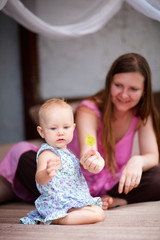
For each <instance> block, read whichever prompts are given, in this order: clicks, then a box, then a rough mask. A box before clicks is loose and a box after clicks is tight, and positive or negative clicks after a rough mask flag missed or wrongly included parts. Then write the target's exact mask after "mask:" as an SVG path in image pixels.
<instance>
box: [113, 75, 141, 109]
mask: <svg viewBox="0 0 160 240" xmlns="http://www.w3.org/2000/svg"><path fill="white" fill-rule="evenodd" d="M143 92H144V77H143V75H142V74H141V73H139V72H129V73H118V74H115V75H114V76H113V80H112V84H111V99H112V102H113V104H114V107H115V110H118V111H120V112H126V111H128V110H130V109H131V108H133V107H135V106H136V105H137V104H138V102H139V101H140V99H141V97H142V95H143Z"/></svg>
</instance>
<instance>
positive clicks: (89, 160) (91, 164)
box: [80, 148, 105, 173]
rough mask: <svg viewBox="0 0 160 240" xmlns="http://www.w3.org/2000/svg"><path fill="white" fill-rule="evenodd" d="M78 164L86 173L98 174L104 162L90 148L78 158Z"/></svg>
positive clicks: (97, 153)
mask: <svg viewBox="0 0 160 240" xmlns="http://www.w3.org/2000/svg"><path fill="white" fill-rule="evenodd" d="M80 164H81V165H82V167H83V168H84V169H85V170H87V171H88V172H91V173H99V172H100V171H101V170H102V169H103V168H104V164H105V162H104V159H103V158H102V157H101V155H100V154H99V152H97V151H96V150H95V149H93V148H91V149H89V151H87V152H86V153H85V154H84V155H83V156H82V157H81V158H80Z"/></svg>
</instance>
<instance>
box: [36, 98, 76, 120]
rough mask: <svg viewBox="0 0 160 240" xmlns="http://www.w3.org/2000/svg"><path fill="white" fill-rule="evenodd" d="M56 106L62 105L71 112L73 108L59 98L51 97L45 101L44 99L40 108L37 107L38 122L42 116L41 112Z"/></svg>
mask: <svg viewBox="0 0 160 240" xmlns="http://www.w3.org/2000/svg"><path fill="white" fill-rule="evenodd" d="M56 106H59V107H64V108H68V109H70V110H71V112H72V113H73V109H72V107H71V106H70V105H69V104H68V103H67V102H65V101H64V100H63V99H59V98H51V99H49V100H47V101H45V102H44V103H43V104H42V105H41V107H40V109H39V112H38V116H39V123H40V121H41V118H42V115H43V113H44V112H45V111H46V110H48V109H50V108H51V107H56Z"/></svg>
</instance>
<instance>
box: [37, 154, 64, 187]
mask: <svg viewBox="0 0 160 240" xmlns="http://www.w3.org/2000/svg"><path fill="white" fill-rule="evenodd" d="M59 167H60V158H59V157H58V156H57V155H56V154H55V153H53V152H51V151H50V150H45V151H43V152H42V153H41V154H40V155H39V157H38V166H37V171H36V180H37V182H38V183H39V184H40V185H45V184H47V183H48V182H49V181H50V180H51V179H52V177H54V176H55V175H56V169H58V168H59Z"/></svg>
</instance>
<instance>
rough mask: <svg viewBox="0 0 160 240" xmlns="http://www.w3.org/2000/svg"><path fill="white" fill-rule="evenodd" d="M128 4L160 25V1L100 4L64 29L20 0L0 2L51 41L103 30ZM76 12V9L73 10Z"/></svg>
mask: <svg viewBox="0 0 160 240" xmlns="http://www.w3.org/2000/svg"><path fill="white" fill-rule="evenodd" d="M125 1H126V2H127V3H128V4H130V5H131V6H132V7H133V8H134V9H136V10H137V11H139V12H141V13H142V14H144V15H145V16H147V17H149V18H151V19H154V20H157V21H160V0H99V1H97V2H96V4H94V0H90V2H91V4H90V5H91V7H90V9H88V14H87V16H86V17H85V19H83V20H82V21H80V22H77V23H72V24H69V25H63V26H54V25H51V24H48V23H46V22H45V21H43V20H42V19H40V18H39V17H38V16H36V15H35V14H33V13H32V12H31V11H30V10H29V9H27V8H26V7H25V6H24V4H23V3H22V2H21V1H20V0H8V1H7V0H0V9H1V10H2V11H3V12H4V13H5V14H7V15H8V16H10V17H12V18H13V19H15V20H16V21H17V22H18V23H20V24H21V25H23V26H24V27H26V28H27V29H29V30H31V31H33V32H35V33H38V34H40V35H43V36H45V37H48V38H53V39H55V38H58V39H60V38H75V37H80V36H83V35H86V34H90V33H94V32H96V31H98V30H99V29H101V28H102V27H103V26H104V25H105V24H106V23H107V22H108V21H109V20H110V19H111V18H112V17H113V16H114V15H115V14H116V13H117V12H118V11H119V10H120V8H121V6H122V4H123V2H125ZM71 11H72V6H71Z"/></svg>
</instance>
